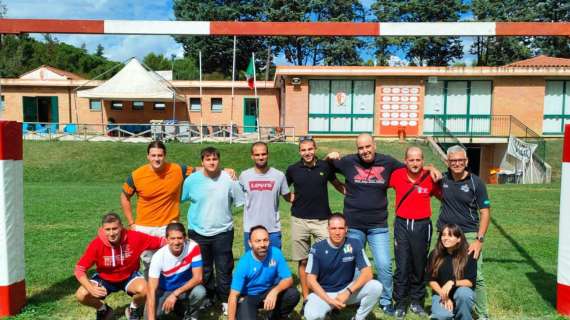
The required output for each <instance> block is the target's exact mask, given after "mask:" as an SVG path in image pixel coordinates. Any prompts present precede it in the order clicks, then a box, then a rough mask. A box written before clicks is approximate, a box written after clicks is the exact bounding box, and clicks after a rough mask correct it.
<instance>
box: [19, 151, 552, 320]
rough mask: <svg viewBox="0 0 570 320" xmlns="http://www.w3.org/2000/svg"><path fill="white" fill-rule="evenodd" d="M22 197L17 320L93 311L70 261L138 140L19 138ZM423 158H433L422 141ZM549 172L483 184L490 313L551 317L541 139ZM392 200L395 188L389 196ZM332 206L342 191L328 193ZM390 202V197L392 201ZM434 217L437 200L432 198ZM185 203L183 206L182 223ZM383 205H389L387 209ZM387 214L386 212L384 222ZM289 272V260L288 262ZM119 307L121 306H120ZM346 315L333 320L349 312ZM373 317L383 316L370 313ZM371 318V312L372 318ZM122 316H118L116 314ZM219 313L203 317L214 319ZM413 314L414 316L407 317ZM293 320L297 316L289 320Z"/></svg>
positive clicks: (231, 163) (548, 206)
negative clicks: (529, 179) (82, 300)
mask: <svg viewBox="0 0 570 320" xmlns="http://www.w3.org/2000/svg"><path fill="white" fill-rule="evenodd" d="M217 146H218V147H219V148H220V149H221V151H222V164H223V165H224V166H225V167H232V168H235V169H236V170H238V171H241V170H243V169H245V168H247V167H249V166H250V165H251V160H250V159H249V145H239V144H238V145H236V144H233V145H229V144H220V145H217ZM406 146H407V145H406V144H399V143H389V142H380V143H379V150H380V151H381V152H385V153H388V154H391V155H394V156H396V157H397V158H401V155H402V154H403V150H404V148H405V147H406ZM202 147H203V145H183V144H170V145H168V148H169V149H168V151H169V153H168V158H169V160H171V161H175V162H184V163H188V164H192V165H198V164H199V150H200V149H201V148H202ZM24 148H25V149H24V159H25V160H24V168H25V169H24V170H25V171H24V172H25V174H24V176H25V184H24V189H25V190H24V191H25V194H24V197H25V199H24V201H25V221H26V227H25V241H26V285H27V295H28V305H27V307H26V308H25V310H24V312H23V313H22V314H21V315H19V316H17V317H15V319H90V318H94V311H93V310H91V309H89V308H86V307H82V306H80V305H79V304H78V303H77V302H75V299H74V296H73V293H74V291H75V289H76V288H77V285H78V284H77V281H76V280H75V277H74V276H73V268H74V265H75V263H76V261H77V259H78V258H79V257H80V255H81V254H82V252H83V250H84V248H85V246H86V245H87V244H88V242H89V241H90V240H91V239H92V238H93V237H94V235H95V233H96V229H97V227H98V225H99V220H100V217H101V215H102V214H103V213H105V212H107V211H110V210H114V211H117V212H120V205H119V192H120V187H121V183H122V182H123V180H124V179H125V178H126V176H127V175H128V174H129V172H130V171H131V170H133V169H134V168H136V167H137V166H139V165H141V164H143V163H145V152H146V150H145V148H146V146H145V145H142V144H126V143H111V142H109V143H102V142H100V143H97V142H91V143H82V142H67V143H65V142H52V143H48V142H25V144H24ZM353 148H354V147H353V143H351V142H323V143H322V144H321V145H320V153H324V152H326V151H330V150H333V149H334V150H340V151H341V152H343V153H348V152H352V151H353ZM422 148H424V150H425V151H426V153H427V161H428V162H432V163H435V164H437V165H438V166H439V167H442V164H441V163H438V162H437V160H436V159H435V158H434V156H433V155H432V154H431V152H430V151H429V149H427V147H425V146H423V145H422ZM548 151H549V155H548V157H547V158H548V161H549V163H550V164H551V165H552V166H553V172H554V177H553V178H554V179H553V181H554V182H553V183H552V184H549V185H533V186H522V185H501V186H490V187H489V193H490V196H491V199H492V224H491V226H490V230H489V233H488V236H487V237H486V242H485V249H484V254H485V274H486V279H487V283H488V287H489V293H488V296H489V304H490V308H491V315H492V318H494V319H555V318H557V316H556V312H555V307H554V306H555V300H556V289H555V288H556V261H557V245H558V244H557V239H558V214H559V199H560V181H559V179H560V178H559V176H560V154H561V141H551V142H549V145H548ZM297 159H298V156H297V148H296V146H294V145H286V144H279V145H278V144H274V145H271V148H270V163H271V164H272V165H273V166H275V167H276V168H278V169H281V170H284V169H285V168H286V166H287V165H288V164H291V163H293V162H294V161H297ZM390 197H391V199H393V193H390ZM330 201H331V205H332V208H333V210H334V211H341V210H342V198H341V196H340V195H338V194H337V193H335V192H331V197H330ZM392 202H393V201H392ZM432 205H433V208H434V221H435V219H436V218H437V212H438V207H439V205H438V204H437V203H436V202H435V201H434V202H433V203H432ZM186 210H187V205H184V206H183V208H182V213H183V214H182V218H183V220H184V221H185V215H186V214H185V213H186ZM390 212H393V207H391V209H390ZM281 216H282V221H283V223H284V241H283V243H284V252H285V254H286V255H289V253H290V244H289V241H288V239H289V225H288V224H289V217H290V213H289V206H288V204H286V203H284V202H282V204H281ZM392 222H393V216H392V217H390V225H392ZM235 226H236V235H241V232H242V230H241V211H240V210H237V211H236V212H235ZM235 239H236V241H235V243H234V256H235V257H236V258H239V256H240V255H241V254H242V253H243V247H242V243H241V236H236V237H235ZM290 266H291V267H292V270H293V271H294V273H296V266H294V265H293V264H292V263H291V264H290ZM128 301H129V300H128V298H127V296H126V295H123V294H116V295H113V296H111V298H109V303H110V304H111V305H112V306H113V307H114V308H115V309H116V310H117V309H119V312H120V311H122V310H123V309H124V308H125V307H126V305H127V303H128ZM118 314H119V313H118ZM350 316H351V314H350V312H344V313H343V314H342V315H341V316H340V317H337V319H349V317H350ZM374 317H375V319H384V318H386V317H383V316H382V314H381V313H380V312H378V311H376V313H375V314H374ZM374 317H372V316H371V317H370V318H371V319H374ZM123 318H124V317H123ZM218 318H220V316H219V313H216V312H214V313H211V314H209V315H205V316H204V319H218ZM410 318H411V319H417V318H414V317H410ZM296 319H299V317H297V318H296Z"/></svg>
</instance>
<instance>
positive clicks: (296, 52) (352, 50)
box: [267, 0, 365, 65]
mask: <svg viewBox="0 0 570 320" xmlns="http://www.w3.org/2000/svg"><path fill="white" fill-rule="evenodd" d="M267 17H268V19H269V20H270V21H301V22H307V21H336V22H345V21H364V20H365V10H364V7H363V6H362V4H361V3H360V2H359V1H357V0H336V1H331V0H313V1H300V0H271V1H269V5H268V9H267ZM270 41H271V44H272V45H274V46H275V50H276V51H277V52H283V53H284V55H285V58H286V59H287V61H289V62H291V63H293V64H296V65H307V64H311V65H317V64H325V65H357V64H361V63H362V61H361V59H360V57H359V52H358V50H360V49H362V48H363V47H364V45H365V43H364V41H363V40H362V39H360V38H354V37H277V38H273V39H271V40H270Z"/></svg>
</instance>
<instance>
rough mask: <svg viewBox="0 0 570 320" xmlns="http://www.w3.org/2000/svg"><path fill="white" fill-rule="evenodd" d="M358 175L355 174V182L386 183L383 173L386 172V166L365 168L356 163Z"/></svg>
mask: <svg viewBox="0 0 570 320" xmlns="http://www.w3.org/2000/svg"><path fill="white" fill-rule="evenodd" d="M354 169H355V170H356V173H357V174H356V175H355V176H354V182H355V183H384V182H385V181H384V178H383V177H382V173H383V172H384V170H385V168H384V167H371V168H369V169H364V168H362V167H361V166H358V165H355V166H354Z"/></svg>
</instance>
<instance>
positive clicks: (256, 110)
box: [251, 52, 261, 140]
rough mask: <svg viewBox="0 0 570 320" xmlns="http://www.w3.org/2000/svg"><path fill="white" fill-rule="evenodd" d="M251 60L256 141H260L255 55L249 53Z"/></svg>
mask: <svg viewBox="0 0 570 320" xmlns="http://www.w3.org/2000/svg"><path fill="white" fill-rule="evenodd" d="M251 60H252V61H253V92H254V97H255V119H256V120H257V121H256V122H257V140H261V124H260V121H259V120H260V117H259V101H258V97H257V80H256V79H255V78H256V77H255V53H254V52H252V53H251Z"/></svg>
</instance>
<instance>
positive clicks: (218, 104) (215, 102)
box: [212, 98, 223, 112]
mask: <svg viewBox="0 0 570 320" xmlns="http://www.w3.org/2000/svg"><path fill="white" fill-rule="evenodd" d="M222 108H223V105H222V98H212V111H213V112H222Z"/></svg>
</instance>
